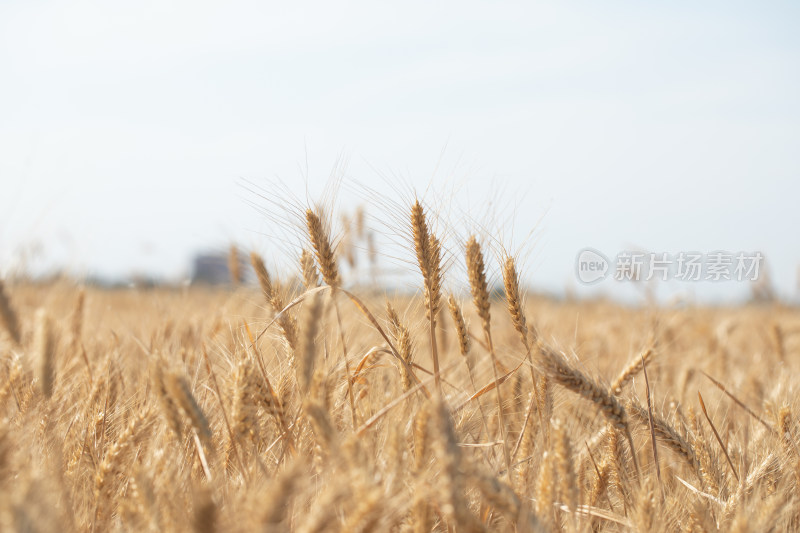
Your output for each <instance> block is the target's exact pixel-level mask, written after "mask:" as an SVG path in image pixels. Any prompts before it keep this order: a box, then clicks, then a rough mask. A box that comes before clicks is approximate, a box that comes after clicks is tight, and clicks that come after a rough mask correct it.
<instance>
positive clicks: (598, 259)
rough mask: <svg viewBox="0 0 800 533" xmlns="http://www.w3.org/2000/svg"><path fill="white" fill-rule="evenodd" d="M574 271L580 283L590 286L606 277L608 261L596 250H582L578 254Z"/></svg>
mask: <svg viewBox="0 0 800 533" xmlns="http://www.w3.org/2000/svg"><path fill="white" fill-rule="evenodd" d="M575 270H576V274H577V276H578V279H579V280H580V281H581V282H582V283H586V284H587V285H591V284H592V283H597V282H598V281H602V280H604V279H605V278H606V276H607V275H608V270H609V263H608V259H607V258H606V256H604V255H603V254H601V253H600V252H598V251H597V250H594V249H592V248H584V249H583V250H581V251H580V252H579V253H578V259H577V261H575Z"/></svg>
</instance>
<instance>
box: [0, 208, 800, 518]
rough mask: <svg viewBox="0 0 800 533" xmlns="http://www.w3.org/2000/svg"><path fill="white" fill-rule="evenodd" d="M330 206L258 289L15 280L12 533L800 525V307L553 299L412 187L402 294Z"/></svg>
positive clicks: (5, 449)
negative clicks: (339, 227) (357, 260)
mask: <svg viewBox="0 0 800 533" xmlns="http://www.w3.org/2000/svg"><path fill="white" fill-rule="evenodd" d="M321 213H323V211H320V210H316V209H309V210H308V211H306V212H305V213H301V214H300V215H301V219H303V220H304V223H305V224H304V226H305V227H303V228H302V229H298V232H299V234H298V238H299V239H300V240H301V241H302V242H305V249H304V250H302V251H300V250H298V254H297V258H296V261H295V264H296V265H297V267H296V269H295V270H296V272H295V273H292V274H291V275H286V276H281V277H280V278H279V277H278V276H277V275H276V274H275V273H274V272H270V270H269V269H268V268H267V266H266V265H265V263H264V260H263V259H262V258H261V257H260V256H259V255H258V254H255V253H254V254H252V255H251V256H250V261H251V264H252V270H253V272H254V273H255V278H256V280H255V281H257V283H251V284H248V283H236V282H237V281H238V280H239V279H240V278H241V277H242V274H241V272H239V266H238V262H236V261H232V262H231V265H232V267H233V268H232V269H231V270H232V277H233V278H234V279H233V280H232V281H233V282H234V283H232V285H231V286H230V287H203V286H191V287H181V288H170V287H156V288H150V289H143V288H142V289H103V288H98V287H93V286H81V285H80V284H78V283H75V282H73V281H70V280H66V279H60V280H55V281H50V282H47V283H43V282H39V283H34V282H32V281H26V280H25V279H22V278H21V279H10V280H6V282H5V283H4V284H3V286H2V287H1V289H2V291H1V295H0V307H1V309H0V311H2V313H0V319H1V322H2V323H1V324H0V326H1V327H0V530H2V531H197V532H213V531H269V532H279V531H298V532H316V531H319V532H321V531H346V532H357V531H379V532H383V531H414V532H427V531H441V532H445V531H448V532H450V531H452V532H461V531H464V532H467V531H518V532H527V531H567V532H572V531H581V532H584V531H585V532H595V531H697V532H700V531H705V532H713V531H725V532H727V531H759V532H766V531H787V530H797V529H798V527H800V502H799V501H798V497H799V496H798V483H800V447H798V432H799V430H798V425H797V422H796V419H797V414H798V409H800V405H798V402H797V386H798V381H797V376H798V375H800V374H798V371H800V368H798V367H799V366H800V365H799V361H800V314H798V312H797V310H796V309H793V308H791V307H786V306H783V305H781V304H779V303H768V304H761V305H747V306H740V307H730V308H712V307H698V306H685V307H682V308H667V307H655V306H653V307H625V306H621V305H618V304H614V303H611V302H607V301H588V302H580V301H570V300H564V301H557V300H553V299H549V298H545V297H540V296H537V295H534V294H529V293H528V292H527V291H526V290H525V288H524V286H523V285H522V284H521V283H520V281H519V268H520V267H519V265H517V262H516V261H515V257H514V256H513V254H512V255H507V254H505V253H503V252H502V251H500V252H499V253H497V252H496V251H495V247H492V246H490V245H487V242H489V243H491V239H487V238H486V236H485V235H483V236H481V235H478V238H475V237H473V236H469V235H468V236H467V238H465V239H463V241H462V242H461V243H460V246H451V245H446V244H443V242H444V241H443V240H440V239H443V236H442V235H437V234H436V232H435V231H434V229H432V228H434V227H441V225H434V224H432V223H431V214H430V212H429V210H427V209H426V208H425V207H424V205H423V204H421V203H418V202H414V201H412V202H409V203H408V205H407V209H406V211H405V212H404V213H402V214H401V218H403V219H404V220H405V224H406V227H405V228H404V229H403V230H402V231H404V232H405V233H407V235H408V239H407V240H408V247H407V253H408V257H409V261H408V265H409V269H410V271H409V274H410V275H413V276H416V278H415V279H417V281H418V283H417V286H416V290H408V291H391V292H388V291H382V290H380V288H379V287H374V286H372V287H370V286H367V285H365V284H359V283H357V282H356V281H355V280H352V279H348V277H347V276H346V275H345V271H346V270H345V269H343V268H342V262H343V261H345V260H346V256H347V248H348V242H350V243H352V241H353V239H352V238H351V239H349V240H348V239H345V238H342V235H341V234H334V233H333V232H332V231H331V229H330V224H329V222H328V221H327V220H326V218H325V217H324V216H321ZM457 267H458V268H460V269H461V270H462V271H463V272H465V273H466V276H465V280H464V281H463V282H461V285H463V286H461V287H459V290H455V289H454V287H456V286H458V285H459V283H458V282H454V281H452V280H451V279H450V276H451V272H455V271H456V270H458V268H457Z"/></svg>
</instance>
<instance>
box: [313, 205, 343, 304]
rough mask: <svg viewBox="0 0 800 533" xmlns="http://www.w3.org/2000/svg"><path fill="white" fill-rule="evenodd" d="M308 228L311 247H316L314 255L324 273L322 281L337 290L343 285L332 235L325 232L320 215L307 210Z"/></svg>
mask: <svg viewBox="0 0 800 533" xmlns="http://www.w3.org/2000/svg"><path fill="white" fill-rule="evenodd" d="M306 227H307V229H308V236H309V238H310V239H311V245H312V246H313V247H314V253H315V254H316V256H317V264H318V265H319V270H320V272H322V279H323V280H325V283H327V284H328V286H330V288H331V289H333V290H336V289H338V288H339V286H340V285H341V279H340V278H339V267H338V266H337V264H336V256H335V254H334V252H333V248H332V246H331V241H330V235H328V232H327V231H326V230H325V226H324V225H323V224H322V220H321V219H320V218H319V215H317V214H316V213H315V212H314V211H312V210H311V209H307V210H306Z"/></svg>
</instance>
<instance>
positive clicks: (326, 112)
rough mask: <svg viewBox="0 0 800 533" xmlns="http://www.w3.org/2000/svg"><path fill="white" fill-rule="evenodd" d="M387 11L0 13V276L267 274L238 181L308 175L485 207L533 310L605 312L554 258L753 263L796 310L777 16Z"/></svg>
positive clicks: (383, 6) (381, 7)
mask: <svg viewBox="0 0 800 533" xmlns="http://www.w3.org/2000/svg"><path fill="white" fill-rule="evenodd" d="M387 6H389V4H388V3H381V2H346V3H333V2H280V3H273V2H256V1H252V2H245V1H230V2H217V3H209V2H198V1H188V0H187V1H172V2H169V1H163V0H161V1H142V2H135V3H118V2H99V1H98V2H89V1H77V2H76V1H63V2H60V1H49V2H48V1H36V2H30V1H22V0H10V1H8V0H7V1H5V2H2V3H1V4H0V271H2V270H8V269H9V268H11V267H12V266H13V265H14V264H15V261H16V260H17V258H18V252H19V250H20V249H21V248H26V249H30V248H31V245H32V244H33V243H41V245H42V248H43V250H44V252H43V253H44V255H45V257H47V258H49V259H48V260H47V261H48V262H49V263H54V262H57V263H59V264H61V265H64V266H66V267H67V268H69V269H71V270H73V271H75V272H78V273H84V274H85V273H90V274H101V275H124V274H129V273H131V272H132V271H136V272H144V273H153V274H159V275H165V276H169V277H173V278H176V277H179V276H181V275H182V274H185V273H187V272H188V270H189V257H190V255H191V254H192V253H193V252H194V251H196V250H199V249H203V248H207V247H209V246H211V247H213V246H222V245H224V244H225V243H227V242H229V241H231V240H236V241H237V242H239V243H241V244H242V245H243V246H245V247H249V246H253V247H255V248H257V249H259V250H260V251H262V252H263V253H266V254H271V253H272V251H273V249H274V248H273V247H272V245H271V244H270V242H269V239H268V238H267V237H265V236H264V234H265V233H267V234H268V233H270V229H269V224H267V223H266V222H265V220H264V217H262V216H261V215H260V214H259V213H258V212H257V211H256V210H255V209H253V208H252V207H251V206H250V205H249V204H248V202H249V201H256V202H257V199H256V198H254V197H253V196H252V195H251V194H250V193H248V192H247V190H246V189H244V188H243V187H242V185H241V183H242V181H241V180H242V179H246V180H250V181H252V182H254V183H257V184H258V183H263V184H264V185H265V186H266V181H265V180H271V181H273V182H274V181H281V182H284V183H285V184H286V185H287V187H288V188H289V189H290V190H292V191H294V192H295V194H297V195H299V196H303V197H304V196H305V190H306V183H305V181H304V178H303V172H302V171H301V170H300V169H301V168H302V167H304V166H305V161H306V157H307V158H308V162H309V176H308V181H309V189H310V190H311V191H312V193H313V192H317V191H321V189H322V187H323V184H324V182H325V180H326V178H327V177H328V174H329V173H330V171H331V169H332V168H333V167H334V165H335V164H336V161H337V159H338V158H339V157H340V156H342V155H344V157H345V158H346V159H347V160H348V162H349V163H348V165H347V171H346V175H347V176H348V177H350V178H352V179H355V180H358V181H360V182H364V183H370V184H371V185H372V186H373V187H374V188H376V189H378V190H382V191H385V192H386V194H392V189H391V187H389V186H387V184H386V182H385V178H381V175H383V176H387V175H389V176H397V177H398V179H400V180H402V181H403V183H405V184H406V185H404V187H403V188H404V189H409V188H411V187H415V188H416V189H417V190H419V191H421V192H423V191H424V190H425V188H426V187H427V186H428V184H429V183H432V184H433V186H434V188H438V189H452V188H454V187H457V189H458V194H457V195H456V196H457V198H456V201H455V202H456V204H457V205H459V206H462V207H463V206H467V207H464V209H477V210H478V211H481V212H484V211H485V210H486V207H485V206H484V204H485V202H484V199H485V198H486V197H487V192H486V191H488V190H491V189H492V188H499V189H500V190H502V191H503V193H504V194H503V195H502V198H504V199H505V200H506V202H507V203H508V204H512V205H513V204H516V216H515V217H514V220H513V227H514V235H515V237H517V238H518V240H519V238H520V237H522V236H524V235H526V234H527V233H528V231H529V230H530V229H532V228H533V227H534V226H535V227H536V228H537V230H536V233H535V238H534V241H533V242H532V243H531V245H529V246H528V248H529V249H530V252H529V254H527V255H526V258H527V261H526V273H527V274H528V277H529V279H530V280H531V282H532V283H533V284H534V285H535V286H537V287H541V288H543V289H547V290H553V291H563V290H564V288H565V287H567V286H572V287H573V288H575V289H576V290H577V291H578V293H579V294H594V293H595V292H596V291H597V290H604V291H605V292H607V293H615V292H616V291H618V290H619V289H620V287H619V286H618V285H616V284H614V283H613V282H604V284H601V285H600V286H599V289H598V288H597V287H593V288H585V287H582V286H579V285H578V284H577V283H576V282H575V281H574V273H573V265H574V259H575V256H576V254H577V253H578V251H579V250H580V249H581V248H583V247H586V246H591V247H593V248H596V249H598V250H601V251H603V252H604V253H606V254H608V255H612V256H613V255H615V254H616V253H617V252H618V251H620V250H623V249H629V248H631V247H638V248H642V249H647V250H652V251H657V252H661V251H668V252H676V251H680V250H687V251H689V250H698V251H709V252H710V251H713V250H729V251H734V252H735V251H740V250H759V251H762V252H763V253H764V255H765V256H766V258H767V262H768V264H769V265H770V268H771V271H772V274H773V278H774V282H775V284H776V285H777V286H778V287H779V288H780V289H781V291H782V292H783V293H784V294H785V295H787V296H795V295H796V284H797V267H798V265H800V246H799V245H798V244H797V241H796V237H795V234H794V231H795V230H796V228H798V227H800V214H798V213H799V212H800V211H798V209H797V207H796V206H797V199H798V193H800V131H798V126H799V125H800V104H799V103H798V96H797V95H799V94H800V36H798V35H799V34H798V32H797V27H798V23H800V7H798V4H796V3H793V2H759V3H736V4H734V3H730V2H705V3H703V4H702V5H699V4H698V3H696V2H671V3H661V4H660V5H654V4H653V3H648V4H644V3H639V2H616V1H611V2H603V3H597V2H573V3H570V4H569V5H567V3H565V2H558V3H557V2H513V3H504V2H463V1H462V2H452V3H445V2H441V3H433V2H402V3H399V2H398V3H394V4H393V5H392V6H389V7H387ZM442 153H443V154H444V155H442ZM348 195H349V193H348V192H347V191H345V192H344V193H343V201H344V202H345V203H351V202H354V201H356V200H352V199H348ZM350 196H352V195H350ZM367 210H368V211H369V210H370V205H367ZM373 211H374V210H373ZM509 235H510V231H506V232H504V235H503V237H504V238H508V236H509ZM49 263H48V264H49ZM683 288H684V289H686V288H687V286H683ZM688 289H689V290H690V291H692V292H696V293H697V294H699V295H700V296H703V297H707V298H716V297H721V296H724V295H726V294H736V295H742V294H745V295H746V294H747V291H748V289H747V288H746V287H744V286H742V285H731V284H726V285H719V284H717V285H710V284H695V285H692V286H688Z"/></svg>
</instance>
